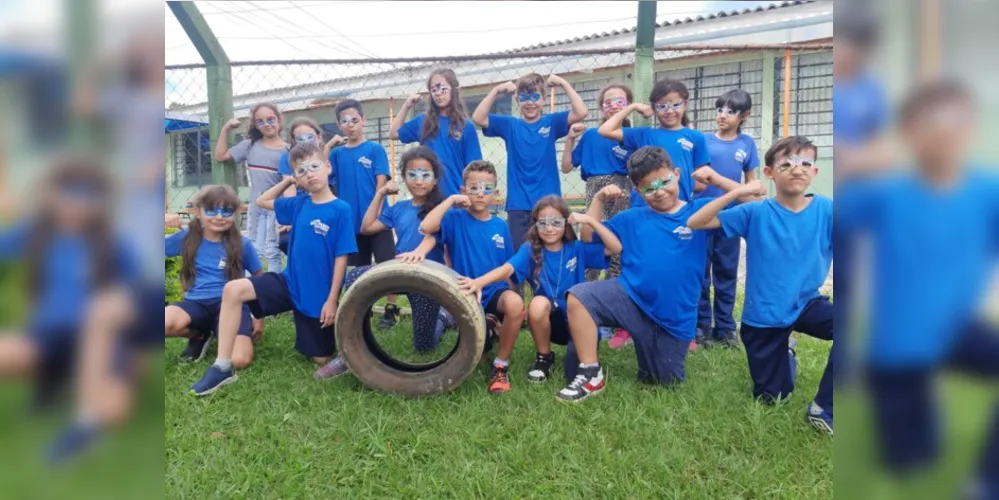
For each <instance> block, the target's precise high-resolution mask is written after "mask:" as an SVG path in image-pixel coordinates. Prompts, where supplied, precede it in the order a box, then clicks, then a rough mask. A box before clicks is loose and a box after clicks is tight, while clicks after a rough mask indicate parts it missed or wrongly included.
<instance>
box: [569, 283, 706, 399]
mask: <svg viewBox="0 0 999 500" xmlns="http://www.w3.org/2000/svg"><path fill="white" fill-rule="evenodd" d="M568 293H569V294H572V295H575V296H576V298H577V299H579V301H580V302H581V303H582V304H583V307H585V308H586V310H587V312H589V313H590V316H591V317H593V321H594V322H595V323H596V324H597V326H598V327H600V326H606V327H610V328H624V329H625V330H627V331H628V333H630V334H631V338H632V339H633V340H634V341H635V354H636V355H637V356H638V380H640V381H642V382H646V383H658V384H666V385H670V384H675V383H680V382H683V381H684V380H685V379H686V371H685V366H686V363H687V347H688V346H689V345H690V341H688V340H682V339H679V338H677V337H675V336H673V335H671V334H670V333H669V332H667V331H666V329H664V328H663V327H661V326H659V324H658V323H656V322H655V321H654V320H653V319H652V318H650V317H649V316H648V315H646V314H645V312H644V311H642V310H641V309H640V308H639V307H638V305H637V304H635V302H634V301H633V300H631V297H629V296H628V292H626V291H625V290H624V287H622V286H621V283H619V282H618V280H617V279H612V280H603V281H592V282H589V283H580V284H578V285H576V286H574V287H572V288H570V289H569V292H568Z"/></svg>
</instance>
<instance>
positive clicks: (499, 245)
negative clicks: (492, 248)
mask: <svg viewBox="0 0 999 500" xmlns="http://www.w3.org/2000/svg"><path fill="white" fill-rule="evenodd" d="M493 243H495V244H496V248H506V241H504V240H503V237H502V236H500V235H498V234H494V235H493Z"/></svg>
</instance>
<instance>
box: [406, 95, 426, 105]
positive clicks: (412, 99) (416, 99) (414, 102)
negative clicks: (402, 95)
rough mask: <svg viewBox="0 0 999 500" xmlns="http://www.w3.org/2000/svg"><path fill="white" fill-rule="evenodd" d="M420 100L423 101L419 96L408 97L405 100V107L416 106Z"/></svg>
mask: <svg viewBox="0 0 999 500" xmlns="http://www.w3.org/2000/svg"><path fill="white" fill-rule="evenodd" d="M422 100H423V96H421V95H420V94H413V95H411V96H409V98H408V99H406V105H408V106H416V105H417V104H419V102H420V101H422Z"/></svg>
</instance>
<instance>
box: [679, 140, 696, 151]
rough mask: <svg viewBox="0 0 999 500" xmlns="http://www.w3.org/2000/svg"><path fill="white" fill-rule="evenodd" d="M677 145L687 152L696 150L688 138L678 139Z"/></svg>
mask: <svg viewBox="0 0 999 500" xmlns="http://www.w3.org/2000/svg"><path fill="white" fill-rule="evenodd" d="M676 143H677V144H679V145H680V146H681V147H683V149H685V150H687V151H693V149H694V143H692V142H690V141H688V140H687V138H686V137H681V138H679V139H677V140H676Z"/></svg>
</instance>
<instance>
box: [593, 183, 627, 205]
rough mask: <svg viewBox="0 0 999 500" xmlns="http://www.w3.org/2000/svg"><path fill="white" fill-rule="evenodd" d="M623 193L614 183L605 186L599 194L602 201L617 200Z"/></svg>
mask: <svg viewBox="0 0 999 500" xmlns="http://www.w3.org/2000/svg"><path fill="white" fill-rule="evenodd" d="M623 195H624V193H623V192H622V191H621V188H619V187H617V186H615V185H613V184H608V185H606V186H604V188H603V189H601V190H600V191H599V192H598V193H597V196H598V197H600V200H601V201H609V200H616V199H618V198H620V197H621V196H623Z"/></svg>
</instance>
